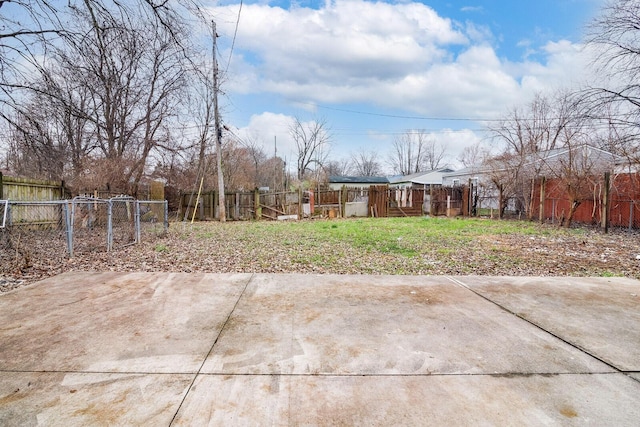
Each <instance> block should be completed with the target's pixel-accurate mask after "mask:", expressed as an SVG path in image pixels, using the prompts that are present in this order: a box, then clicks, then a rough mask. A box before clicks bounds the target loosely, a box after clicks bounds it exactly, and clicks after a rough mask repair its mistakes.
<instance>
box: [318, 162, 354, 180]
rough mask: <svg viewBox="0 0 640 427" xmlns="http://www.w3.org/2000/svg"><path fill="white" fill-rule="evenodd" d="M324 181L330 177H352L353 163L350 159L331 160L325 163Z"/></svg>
mask: <svg viewBox="0 0 640 427" xmlns="http://www.w3.org/2000/svg"><path fill="white" fill-rule="evenodd" d="M323 170H324V175H325V176H324V178H325V179H324V181H326V180H327V179H328V178H329V177H330V176H347V175H351V173H352V170H351V162H350V161H349V159H339V160H329V161H327V162H325V165H324V167H323Z"/></svg>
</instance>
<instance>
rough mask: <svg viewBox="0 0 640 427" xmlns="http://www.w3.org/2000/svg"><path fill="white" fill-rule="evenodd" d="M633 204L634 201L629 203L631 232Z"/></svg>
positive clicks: (630, 227) (631, 226) (630, 228)
mask: <svg viewBox="0 0 640 427" xmlns="http://www.w3.org/2000/svg"><path fill="white" fill-rule="evenodd" d="M633 204H634V201H633V200H631V201H629V231H631V230H632V229H633Z"/></svg>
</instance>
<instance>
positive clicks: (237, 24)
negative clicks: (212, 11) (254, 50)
mask: <svg viewBox="0 0 640 427" xmlns="http://www.w3.org/2000/svg"><path fill="white" fill-rule="evenodd" d="M240 12H242V0H240V7H239V8H238V18H237V19H236V29H235V30H234V32H233V40H232V41H231V51H230V52H229V60H228V61H227V66H226V67H225V69H224V73H225V74H227V71H228V70H229V65H230V64H231V56H232V55H233V48H234V47H235V45H236V36H237V35H238V26H239V25H240Z"/></svg>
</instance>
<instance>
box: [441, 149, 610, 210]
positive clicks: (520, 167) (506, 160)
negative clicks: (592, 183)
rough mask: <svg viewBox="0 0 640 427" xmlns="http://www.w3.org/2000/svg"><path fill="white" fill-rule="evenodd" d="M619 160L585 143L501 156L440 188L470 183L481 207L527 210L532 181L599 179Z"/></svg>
mask: <svg viewBox="0 0 640 427" xmlns="http://www.w3.org/2000/svg"><path fill="white" fill-rule="evenodd" d="M620 160H621V158H620V157H619V156H617V155H615V154H613V153H610V152H608V151H606V150H602V149H600V148H597V147H593V146H591V145H588V144H579V145H574V146H571V147H562V148H555V149H553V150H546V151H539V152H536V153H531V154H528V155H526V156H522V157H521V156H517V155H502V156H498V157H494V158H491V159H488V160H486V161H485V162H483V163H482V164H479V165H476V166H472V167H469V168H465V169H461V170H458V171H455V172H451V173H447V174H445V175H444V177H443V186H445V187H457V186H460V185H469V184H471V186H472V190H473V192H474V194H475V197H476V199H477V201H478V202H479V203H480V204H481V206H482V207H483V208H492V209H500V206H501V205H502V208H503V209H505V208H506V210H508V211H516V212H522V211H530V206H529V205H530V204H531V203H532V200H533V199H532V197H533V196H532V194H533V190H532V187H533V186H534V184H533V181H535V180H538V179H540V178H543V177H544V178H545V179H547V181H549V180H555V181H557V182H561V181H566V182H567V183H568V182H569V180H576V179H577V180H580V179H584V178H582V177H586V176H591V175H596V176H600V175H601V174H602V173H603V172H604V171H613V170H614V169H615V168H616V165H618V164H619V163H620ZM572 185H573V186H574V187H575V184H572ZM501 201H502V202H501Z"/></svg>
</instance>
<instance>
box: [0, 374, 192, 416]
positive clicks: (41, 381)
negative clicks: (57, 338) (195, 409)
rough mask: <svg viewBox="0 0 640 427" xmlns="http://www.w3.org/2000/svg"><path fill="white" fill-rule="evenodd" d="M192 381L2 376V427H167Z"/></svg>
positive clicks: (145, 376)
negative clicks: (117, 426) (103, 426)
mask: <svg viewBox="0 0 640 427" xmlns="http://www.w3.org/2000/svg"><path fill="white" fill-rule="evenodd" d="M192 381H193V376H192V375H185V374H179V375H157V374H85V373H62V372H56V373H35V372H1V373H0V425H2V426H5V427H9V426H16V427H23V426H36V425H37V426H68V427H74V426H78V427H84V426H93V425H114V426H115V425H130V426H140V425H149V426H151V425H153V426H161V425H164V426H167V425H169V423H170V422H171V419H172V418H173V416H174V415H175V410H176V408H177V407H178V406H179V405H180V402H181V401H182V399H183V398H184V396H185V394H186V393H187V391H188V389H189V386H190V385H191V382H192Z"/></svg>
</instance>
